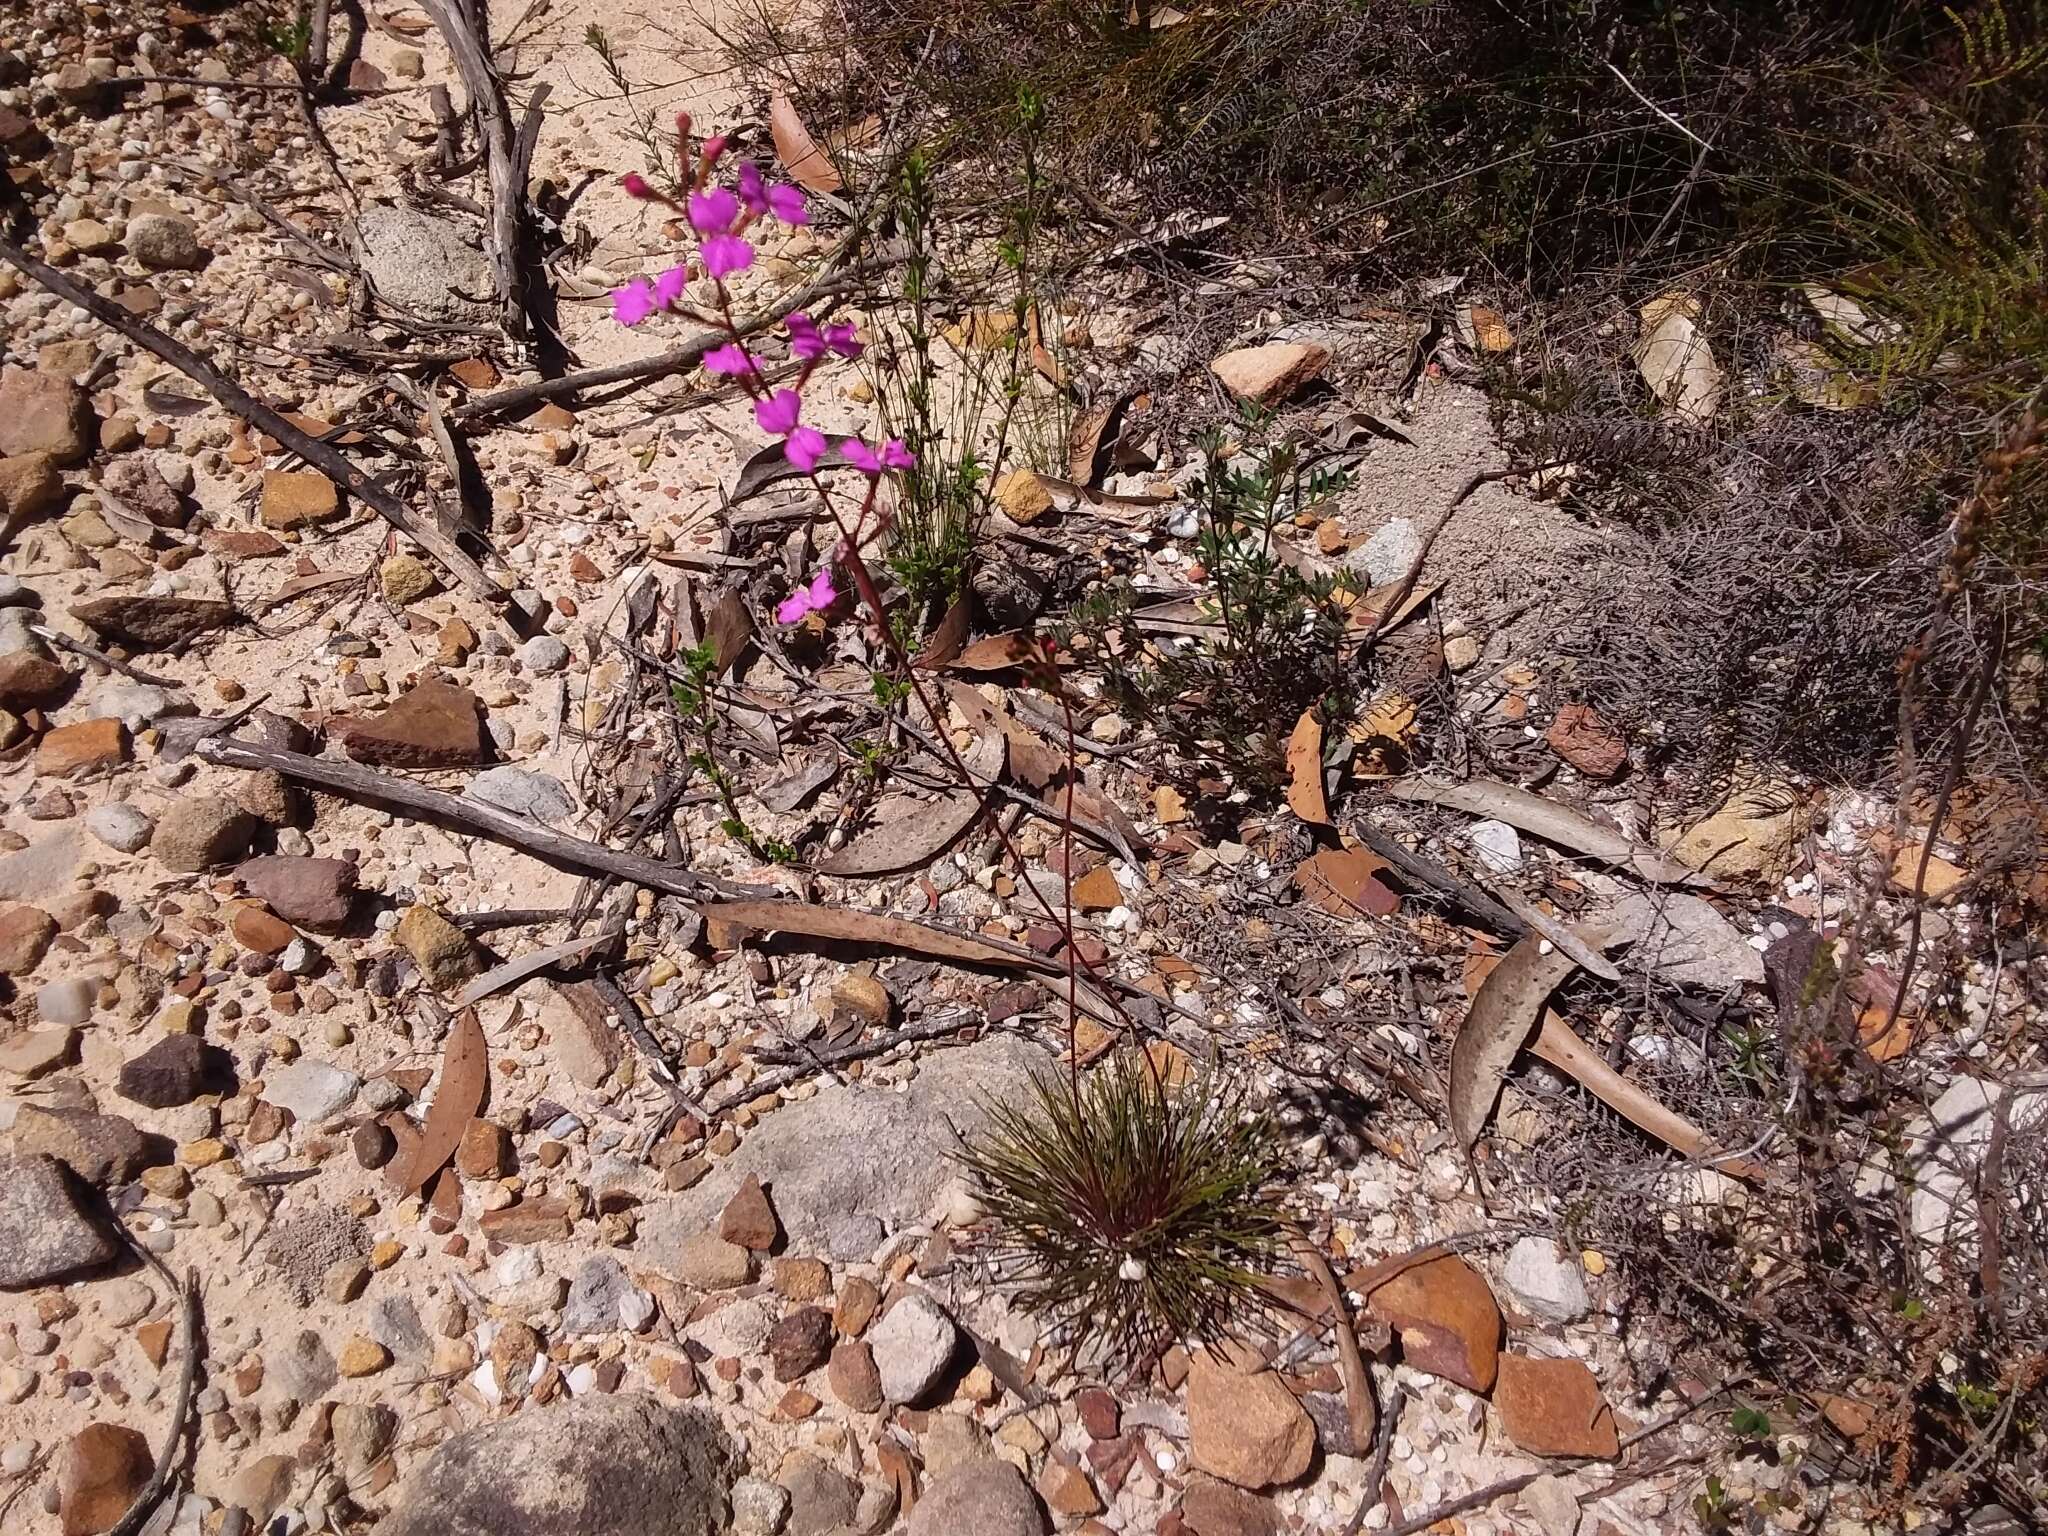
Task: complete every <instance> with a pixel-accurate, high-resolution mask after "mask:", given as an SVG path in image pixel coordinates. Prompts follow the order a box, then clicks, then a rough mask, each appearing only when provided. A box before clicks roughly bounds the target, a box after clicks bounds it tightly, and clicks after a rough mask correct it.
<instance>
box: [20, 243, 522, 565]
mask: <svg viewBox="0 0 2048 1536" xmlns="http://www.w3.org/2000/svg"><path fill="white" fill-rule="evenodd" d="M0 260H4V261H6V262H7V263H8V264H9V265H10V266H12V267H14V268H15V269H16V270H17V271H19V272H21V273H22V275H23V276H25V277H30V278H33V279H34V280H35V281H36V282H38V283H40V284H41V285H42V286H43V287H44V288H46V289H48V290H49V291H50V292H51V293H54V294H55V295H56V296H57V297H58V298H60V299H63V300H64V301H65V302H67V303H70V304H75V305H77V306H78V307H79V308H80V309H82V310H84V311H86V313H88V314H90V315H91V316H92V317H93V318H94V319H95V320H97V321H99V322H100V324H102V325H104V326H106V327H107V328H108V329H110V330H112V331H115V332H117V333H119V334H120V335H122V336H125V337H126V338H127V339H128V340H129V341H132V342H133V343H135V345H136V346H138V347H141V348H142V349H143V350H144V351H147V352H151V353H154V354H155V355H156V356H158V357H160V358H162V359H163V360H164V361H165V362H167V363H169V364H170V365H171V366H172V367H173V368H176V369H177V370H178V371H179V372H180V373H182V374H184V375H185V376H186V377H187V378H189V379H191V380H192V381H193V382H194V383H196V384H198V385H200V386H201V387H202V388H203V389H205V390H206V392H207V393H208V394H210V395H212V396H213V398H214V399H216V400H218V401H219V402H220V403H221V404H222V405H223V406H225V407H226V408H227V409H229V410H231V411H233V412H234V413H235V414H236V415H237V416H240V417H241V418H242V419H243V420H244V421H247V422H248V423H249V424H250V425H252V426H254V427H256V428H257V429H259V430H260V431H263V432H266V433H268V434H269V435H270V436H271V437H273V438H275V439H276V440H277V441H278V442H280V443H282V444H283V445H284V446H285V447H286V448H288V449H290V450H291V451H292V452H293V453H295V454H297V455H298V456H299V457H300V458H302V459H304V460H305V461H306V462H307V463H308V464H310V465H312V466H313V467H314V468H315V469H317V470H319V471H320V472H321V473H322V474H324V475H325V476H327V478H328V479H330V480H332V481H333V482H334V483H335V484H336V485H339V486H341V487H343V488H344V489H345V490H347V491H348V493H349V494H350V495H352V496H354V497H355V498H356V499H357V500H358V501H361V502H363V503H365V504H366V505H368V506H369V507H370V508H371V510H372V511H374V512H376V514H377V515H378V516H379V517H381V518H383V519H384V521H386V522H387V523H389V524H391V526H392V527H394V528H396V529H397V530H398V531H399V532H400V533H403V534H405V535H406V536H407V537H408V538H410V539H412V540H413V541H414V542H415V543H417V544H418V545H419V546H420V547H421V548H422V549H424V550H426V551H427V552H428V553H429V554H431V555H433V556H434V558H435V559H437V560H439V561H440V562H441V564H442V565H443V566H445V567H446V568H447V569H448V571H449V572H450V573H451V574H453V575H454V576H455V577H456V578H457V579H458V580H459V581H461V583H462V584H463V585H464V586H465V587H467V588H469V590H470V591H471V592H473V593H475V594H476V595H477V596H478V597H480V598H482V599H483V600H484V601H485V602H488V603H493V604H495V603H499V602H502V601H503V600H504V597H505V589H504V587H503V586H502V585H500V584H499V582H498V581H497V580H496V579H495V578H494V577H492V576H491V575H490V574H489V573H488V572H486V571H485V570H484V568H483V566H482V565H481V564H479V563H478V561H477V560H476V558H475V557H474V556H472V555H471V554H470V553H469V552H468V551H467V550H465V549H463V548H462V547H461V546H460V545H458V544H457V543H456V542H455V540H454V539H453V537H451V536H450V535H449V534H448V533H447V531H446V530H444V529H442V528H441V527H439V526H438V525H436V524H435V523H433V522H432V521H431V520H429V519H425V518H421V517H419V516H418V515H417V514H415V513H414V512H413V510H412V508H410V507H408V506H407V505H406V504H405V503H404V502H402V501H400V500H399V499H398V498H397V497H396V496H393V495H392V494H391V493H390V492H389V491H387V490H385V489H384V488H383V487H382V486H381V485H379V484H377V482H376V481H374V480H372V479H371V478H370V477H369V476H368V475H366V474H364V473H363V472H362V471H361V470H360V469H358V468H356V466H355V465H353V464H351V463H350V462H349V460H348V459H347V457H346V456H345V455H343V454H342V453H341V452H340V451H339V450H337V449H334V448H331V447H329V446H328V445H327V444H325V443H323V442H321V441H320V440H319V439H318V438H316V437H313V436H312V435H310V434H309V433H306V432H303V431H301V430H300V429H299V428H297V427H295V426H293V425H292V424H291V423H290V422H289V421H287V420H286V419H285V418H284V417H283V416H281V415H279V414H278V413H277V412H276V411H274V410H272V409H271V408H270V407H269V406H267V405H265V404H264V403H263V402H262V401H260V400H258V399H257V398H256V397H255V396H254V395H252V394H250V393H249V392H248V391H247V390H245V389H243V388H242V386H241V385H239V384H237V383H235V381H234V380H232V379H230V378H228V377H227V375H225V374H223V373H221V372H219V371H218V370H217V369H215V368H214V367H213V365H212V364H211V363H208V362H207V361H206V360H205V359H204V358H202V357H200V356H199V355H198V354H197V353H196V352H193V351H192V350H191V349H190V348H188V347H186V346H183V345H181V344H180V343H178V342H176V341H173V340H172V339H171V338H170V337H169V336H167V335H165V334H164V333H163V332H162V331H160V330H158V329H157V328H156V327H155V326H153V325H150V324H147V323H146V322H144V321H142V320H138V319H136V317H135V316H133V315H131V314H129V313H128V311H127V310H125V309H123V308H121V307H120V305H118V304H116V303H114V302H113V301H112V300H111V299H106V298H102V297H101V296H100V295H99V294H97V293H94V292H93V291H92V290H91V289H89V288H82V287H80V286H79V285H78V284H77V283H75V282H73V281H72V280H71V279H70V278H68V277H66V276H65V275H64V274H63V273H61V272H59V271H57V270H55V269H54V268H52V267H50V266H48V265H46V264H45V263H43V262H41V261H38V260H37V259H36V258H35V257H33V256H31V255H29V254H28V252H27V251H25V250H23V249H22V248H21V247H20V246H18V245H16V244H15V243H14V242H13V241H11V240H8V239H4V238H0Z"/></svg>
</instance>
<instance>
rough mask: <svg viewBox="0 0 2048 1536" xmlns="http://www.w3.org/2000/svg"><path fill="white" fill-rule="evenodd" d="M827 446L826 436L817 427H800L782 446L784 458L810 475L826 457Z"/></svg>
mask: <svg viewBox="0 0 2048 1536" xmlns="http://www.w3.org/2000/svg"><path fill="white" fill-rule="evenodd" d="M825 446H826V445H825V434H824V433H822V432H820V431H819V430H818V429H817V428H816V427H798V428H797V429H796V430H795V431H794V432H791V433H790V434H789V441H787V442H786V443H784V444H783V445H782V456H783V457H784V458H786V459H788V460H789V462H790V463H792V464H794V465H795V466H796V467H797V468H798V469H800V470H802V471H803V472H804V473H805V474H807V475H808V474H809V473H810V472H811V471H812V470H814V469H816V468H817V467H818V460H819V459H821V458H823V457H824V455H825Z"/></svg>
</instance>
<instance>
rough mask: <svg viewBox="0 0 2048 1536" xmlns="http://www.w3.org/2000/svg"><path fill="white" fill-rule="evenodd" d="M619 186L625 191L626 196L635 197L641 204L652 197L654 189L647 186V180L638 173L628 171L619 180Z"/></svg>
mask: <svg viewBox="0 0 2048 1536" xmlns="http://www.w3.org/2000/svg"><path fill="white" fill-rule="evenodd" d="M619 185H620V186H622V187H624V188H625V189H626V196H628V197H637V198H639V199H640V200H641V201H642V202H645V201H646V200H647V199H648V198H650V197H652V196H654V188H652V187H650V186H649V185H648V184H647V178H646V177H645V176H642V175H641V174H640V173H639V172H638V171H628V172H626V174H625V175H623V176H621V177H620V178H619Z"/></svg>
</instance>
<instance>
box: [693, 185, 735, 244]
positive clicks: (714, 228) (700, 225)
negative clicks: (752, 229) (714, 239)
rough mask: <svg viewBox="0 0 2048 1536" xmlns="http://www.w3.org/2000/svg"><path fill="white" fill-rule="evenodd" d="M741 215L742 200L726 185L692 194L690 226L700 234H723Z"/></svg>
mask: <svg viewBox="0 0 2048 1536" xmlns="http://www.w3.org/2000/svg"><path fill="white" fill-rule="evenodd" d="M739 216H740V200H739V199H738V198H736V197H734V196H733V195H732V193H731V192H729V191H727V190H726V189H725V188H724V187H708V188H706V189H705V190H704V191H702V192H692V193H691V194H690V228H692V229H694V230H696V231H697V233H698V234H700V235H722V234H724V233H725V232H726V231H727V230H729V229H731V228H732V221H733V220H734V219H736V218H738V217H739Z"/></svg>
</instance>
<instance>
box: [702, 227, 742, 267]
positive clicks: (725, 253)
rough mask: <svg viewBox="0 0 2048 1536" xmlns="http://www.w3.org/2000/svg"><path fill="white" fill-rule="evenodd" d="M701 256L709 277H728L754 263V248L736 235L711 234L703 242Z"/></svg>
mask: <svg viewBox="0 0 2048 1536" xmlns="http://www.w3.org/2000/svg"><path fill="white" fill-rule="evenodd" d="M703 256H704V271H705V273H706V275H707V276H710V277H729V276H731V275H732V274H733V273H735V272H744V271H746V269H747V268H748V267H751V266H752V265H753V264H754V248H753V247H752V246H751V245H749V244H747V242H746V241H744V240H742V239H741V238H740V237H739V236H738V235H712V236H711V237H710V238H709V239H707V240H706V241H705V242H704V250H703Z"/></svg>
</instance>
